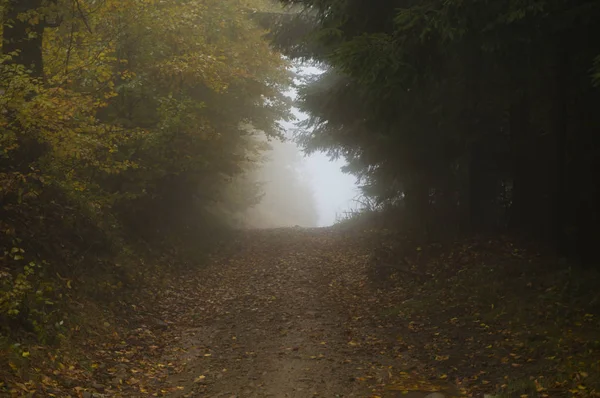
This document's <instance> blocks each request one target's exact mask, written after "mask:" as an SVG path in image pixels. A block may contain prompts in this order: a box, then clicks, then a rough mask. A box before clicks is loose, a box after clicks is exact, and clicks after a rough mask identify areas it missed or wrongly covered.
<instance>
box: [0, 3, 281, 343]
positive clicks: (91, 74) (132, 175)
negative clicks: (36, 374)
mask: <svg viewBox="0 0 600 398" xmlns="http://www.w3.org/2000/svg"><path fill="white" fill-rule="evenodd" d="M0 4H1V7H2V11H3V13H2V15H3V24H2V26H3V31H2V37H3V47H2V49H3V51H2V55H1V59H0V76H1V77H0V246H1V247H2V252H3V253H4V255H3V257H2V260H1V262H0V273H1V274H2V278H1V281H0V320H1V321H2V322H1V323H2V325H12V326H15V325H17V326H19V328H20V327H21V326H22V327H25V328H29V329H34V330H36V331H37V332H38V335H39V336H42V337H43V338H46V337H48V336H49V334H48V333H46V332H43V331H44V330H47V329H48V328H49V325H53V324H55V323H56V322H58V320H59V318H60V317H61V316H62V315H59V313H60V312H59V311H55V307H56V305H55V303H56V301H55V299H57V298H60V297H63V296H62V293H61V292H60V289H61V288H71V286H72V285H77V283H71V281H76V282H77V281H80V282H81V281H83V280H87V279H86V278H88V279H90V278H92V280H93V281H96V279H94V278H96V277H95V276H96V275H102V276H103V277H102V278H101V279H102V284H101V286H100V283H95V282H94V283H91V285H89V286H86V289H87V290H91V291H96V290H97V291H102V290H103V289H104V290H107V289H108V290H109V291H111V292H113V291H114V290H116V289H119V288H120V287H122V286H124V285H127V284H128V283H130V284H131V282H132V281H133V280H134V279H135V278H136V277H138V276H139V273H140V271H139V269H136V267H134V266H131V267H122V264H116V262H115V260H114V259H115V258H119V259H123V258H127V259H128V260H125V261H126V262H129V263H131V262H133V259H135V258H137V261H139V257H140V256H139V253H137V252H136V250H137V249H136V248H138V247H140V245H145V246H146V247H147V246H150V247H152V248H161V249H163V248H164V249H165V250H166V248H170V249H169V250H175V249H173V247H175V246H176V244H177V242H181V241H184V240H185V241H187V242H193V244H194V245H197V246H199V247H201V245H202V243H203V241H205V240H206V239H208V238H209V237H213V236H214V235H215V230H216V229H217V228H219V227H220V226H226V225H227V224H228V223H229V221H231V220H233V217H232V215H233V214H235V213H239V212H240V211H242V210H243V209H244V208H247V207H250V206H252V205H254V204H255V203H256V201H257V200H258V198H259V197H260V192H259V185H258V184H246V185H244V187H243V189H231V184H233V183H235V181H237V180H239V179H237V178H236V177H237V176H239V175H241V174H243V173H245V172H246V171H247V170H249V169H250V168H252V167H253V164H254V163H255V162H256V161H257V160H258V159H259V158H260V157H261V153H262V152H263V151H264V150H265V149H266V146H265V144H264V142H262V141H261V140H259V139H257V135H258V134H261V135H263V134H266V135H267V136H269V137H277V136H280V135H281V127H280V125H279V124H278V121H281V120H286V119H288V118H289V114H288V112H289V104H288V101H287V100H286V99H285V97H284V96H283V95H282V91H283V90H284V89H285V88H286V87H287V85H288V83H289V81H290V76H289V73H288V71H287V68H286V66H287V65H286V62H285V60H284V59H283V58H282V57H281V56H280V54H278V53H276V52H274V51H273V50H272V49H271V48H270V46H269V44H268V42H266V41H265V40H264V35H265V31H264V30H263V29H262V28H260V27H259V26H258V25H257V24H256V22H255V21H254V20H253V17H252V15H253V13H254V11H255V10H256V9H257V8H260V7H263V6H264V4H262V3H261V2H256V3H253V1H242V0H204V1H197V0H184V1H175V0H169V1H156V0H135V1H134V0H26V1H23V0H4V1H2V2H1V3H0ZM119 261H121V260H119ZM55 275H59V276H60V277H61V278H62V279H60V280H61V281H63V280H68V281H69V286H68V287H65V286H63V284H62V282H61V283H49V282H47V281H48V280H52V278H54V277H55ZM49 303H52V304H49ZM19 328H12V330H17V329H19ZM50 329H52V328H50ZM52 330H53V332H52V333H50V334H56V333H55V332H56V331H55V330H54V329H52ZM4 332H8V329H7V330H5V331H4ZM4 332H3V333H4ZM48 338H49V337H48Z"/></svg>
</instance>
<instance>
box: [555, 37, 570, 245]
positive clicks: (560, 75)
mask: <svg viewBox="0 0 600 398" xmlns="http://www.w3.org/2000/svg"><path fill="white" fill-rule="evenodd" d="M556 61H557V65H556V91H555V96H556V97H555V99H554V109H553V116H554V128H555V135H556V141H555V145H556V169H555V170H556V175H555V178H556V180H555V190H554V200H553V206H552V207H553V208H552V212H553V214H552V216H553V217H552V218H551V220H553V221H554V225H553V229H552V233H553V236H552V237H551V239H552V240H553V243H554V244H555V247H556V250H557V252H558V254H559V255H565V254H566V253H565V251H566V245H565V243H566V218H567V217H566V212H567V208H566V207H567V134H568V109H567V108H568V105H567V104H568V96H569V94H568V77H569V55H568V52H567V50H566V48H564V47H563V48H561V49H559V51H558V53H557V60H556Z"/></svg>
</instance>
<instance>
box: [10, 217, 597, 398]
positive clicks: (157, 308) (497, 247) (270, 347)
mask: <svg viewBox="0 0 600 398" xmlns="http://www.w3.org/2000/svg"><path fill="white" fill-rule="evenodd" d="M550 262H551V259H549V258H548V257H544V256H542V255H540V254H539V253H538V252H537V251H535V250H534V249H532V248H528V249H527V250H526V249H524V248H523V247H520V246H518V245H517V244H516V243H514V242H511V241H509V240H494V241H485V240H481V239H480V240H471V241H462V242H455V243H454V244H452V245H446V246H444V245H440V244H424V243H423V242H419V244H417V243H415V242H411V241H409V240H408V239H406V238H405V237H402V236H399V235H396V234H393V233H391V232H389V231H381V230H370V231H360V232H357V231H344V230H342V229H339V228H335V227H334V228H322V229H297V228H294V229H292V228H290V229H276V230H261V231H243V232H240V233H238V234H237V235H236V237H235V239H233V240H232V241H231V242H229V243H228V245H227V246H226V250H221V251H220V252H219V253H217V254H216V255H213V256H212V258H211V261H210V263H209V264H208V265H207V266H206V267H202V268H198V269H195V270H188V271H186V272H180V273H179V274H178V275H174V276H172V277H170V278H169V279H168V280H164V281H162V283H161V284H158V283H157V286H156V289H155V290H153V291H152V294H151V297H150V295H149V296H148V297H147V301H138V302H136V304H134V305H132V304H127V303H120V304H119V305H120V306H121V307H122V311H121V312H116V315H115V317H114V319H108V320H105V321H104V322H103V323H102V324H101V325H100V326H97V327H95V328H85V327H82V328H81V330H79V331H77V333H75V336H76V338H74V339H73V344H74V346H73V347H60V348H58V349H55V350H50V349H47V348H45V347H37V348H36V347H34V348H33V349H31V350H29V351H26V352H24V353H23V354H26V355H23V356H22V357H21V360H22V361H32V366H30V368H29V369H30V370H29V371H28V372H23V369H25V368H26V367H24V366H22V364H15V363H14V361H13V362H10V363H11V364H12V365H11V377H10V380H9V381H8V382H5V383H6V387H7V388H6V391H8V392H9V396H10V395H12V396H56V397H86V398H88V397H89V398H100V397H131V396H136V397H146V396H147V397H152V396H161V397H163V396H164V397H229V398H231V397H318V396H321V397H371V398H375V397H400V396H402V397H413V398H423V397H426V396H444V397H452V396H474V397H479V396H482V395H483V394H486V393H487V394H504V395H498V396H506V397H525V396H527V397H546V396H547V397H557V396H558V397H562V396H565V397H566V396H576V397H597V396H599V394H598V391H599V384H600V376H599V375H600V371H599V366H600V363H599V359H600V342H599V341H598V340H599V336H598V330H599V329H598V326H599V325H598V305H597V299H598V296H597V292H596V291H595V290H594V289H590V286H594V283H595V282H597V281H598V279H597V275H594V274H593V273H585V271H576V270H573V269H569V270H568V271H565V268H564V267H554V268H553V267H552V266H551V265H549V264H550ZM581 272H583V274H580V273H581ZM590 292H591V293H590ZM82 305H85V306H87V307H86V308H87V310H88V311H89V312H90V313H94V311H98V312H100V311H101V309H100V308H96V307H95V306H94V305H93V303H82ZM99 319H100V318H99ZM102 319H106V318H102ZM432 393H438V395H428V394H432ZM439 394H441V395H439Z"/></svg>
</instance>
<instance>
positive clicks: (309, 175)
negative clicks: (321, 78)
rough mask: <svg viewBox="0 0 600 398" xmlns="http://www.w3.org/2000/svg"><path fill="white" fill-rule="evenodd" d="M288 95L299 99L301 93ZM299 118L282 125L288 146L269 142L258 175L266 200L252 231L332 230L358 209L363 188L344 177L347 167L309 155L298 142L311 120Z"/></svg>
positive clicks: (302, 71)
mask: <svg viewBox="0 0 600 398" xmlns="http://www.w3.org/2000/svg"><path fill="white" fill-rule="evenodd" d="M294 72H296V73H297V75H298V76H299V77H300V78H305V77H308V76H309V75H311V74H315V73H320V71H319V70H318V69H316V68H312V67H300V68H296V69H295V70H294ZM298 82H299V81H297V83H298ZM286 95H288V96H290V97H291V98H292V99H295V97H296V91H295V90H290V91H289V92H287V93H286ZM293 113H294V115H295V117H296V120H294V121H292V122H282V123H281V124H282V126H283V127H284V128H285V130H286V140H285V142H281V141H278V140H271V141H270V142H269V144H270V146H271V149H270V150H269V151H267V152H266V156H265V159H263V162H262V164H261V165H260V167H259V169H258V171H257V173H258V180H259V181H261V183H262V192H263V197H262V199H261V201H260V203H258V204H257V205H256V206H254V207H253V208H252V209H250V210H249V211H248V213H247V220H246V221H247V223H248V224H249V225H250V226H252V227H258V228H272V227H285V226H294V225H299V226H302V227H315V226H319V227H323V226H329V225H332V224H334V223H335V222H336V220H337V219H338V218H340V217H343V216H344V214H345V212H347V211H348V210H350V209H351V208H353V207H354V206H353V204H354V202H353V199H354V198H355V197H356V195H357V194H358V188H357V186H356V184H355V181H356V179H355V178H354V177H353V176H351V175H348V174H345V173H343V172H342V170H341V168H342V167H343V166H344V165H345V162H344V161H343V160H341V159H340V160H331V159H329V158H328V156H327V155H325V154H324V153H314V154H311V155H305V154H304V153H303V151H302V149H301V148H300V147H299V146H298V145H297V144H296V143H295V142H294V139H293V138H294V135H295V132H296V131H297V130H298V128H299V124H300V123H301V122H302V121H303V120H305V119H306V118H307V115H305V114H303V113H301V112H300V111H299V110H298V109H295V108H294V109H293Z"/></svg>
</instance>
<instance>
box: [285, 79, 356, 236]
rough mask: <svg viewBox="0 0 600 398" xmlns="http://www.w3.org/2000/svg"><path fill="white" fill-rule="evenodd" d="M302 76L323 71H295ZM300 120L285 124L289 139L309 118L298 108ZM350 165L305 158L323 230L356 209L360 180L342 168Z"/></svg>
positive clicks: (315, 156)
mask: <svg viewBox="0 0 600 398" xmlns="http://www.w3.org/2000/svg"><path fill="white" fill-rule="evenodd" d="M295 72H296V73H298V74H299V75H301V76H302V75H304V76H306V75H314V74H317V73H320V72H321V71H320V70H319V69H316V68H313V67H301V68H297V69H295ZM286 94H287V95H288V96H290V97H291V98H295V97H296V91H295V90H291V91H289V92H287V93H286ZM293 111H294V115H295V116H296V118H297V120H296V121H295V122H293V123H288V122H285V123H282V125H283V126H284V127H285V128H286V130H287V132H288V138H292V133H293V131H294V130H297V129H298V127H297V124H298V123H299V122H301V121H302V120H305V119H306V118H307V115H306V114H303V113H302V112H300V111H298V110H297V109H295V108H294V110H293ZM345 164H346V162H345V161H344V160H343V159H339V160H330V159H329V157H328V156H327V155H326V154H324V153H321V152H318V153H314V154H312V155H309V156H305V157H304V164H303V166H304V170H303V172H306V173H307V175H308V177H309V180H310V181H311V187H312V189H313V191H314V194H315V201H316V202H317V208H318V211H319V226H322V227H323V226H329V225H332V224H334V223H335V221H336V217H338V216H341V215H343V214H344V212H346V211H348V210H350V209H352V208H355V205H354V201H353V199H354V198H355V197H356V196H357V194H358V188H357V186H356V178H355V177H354V176H352V175H349V174H346V173H343V172H342V170H341V168H342V167H343V166H344V165H345Z"/></svg>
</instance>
